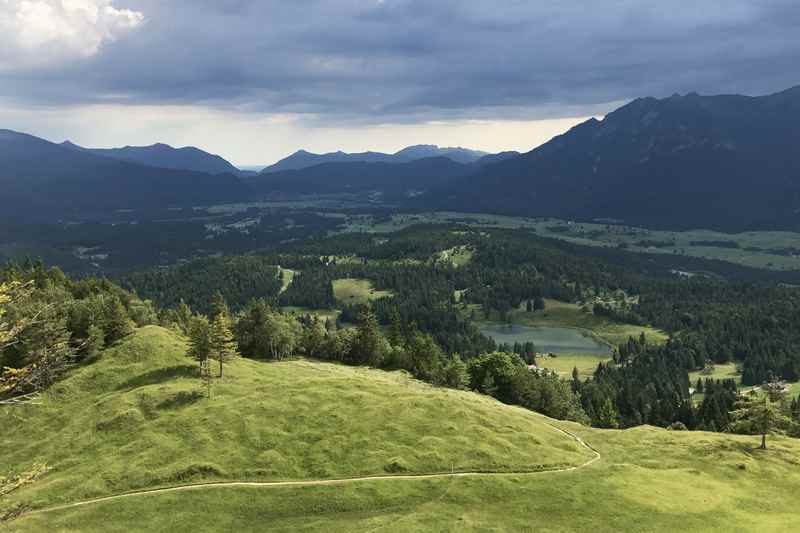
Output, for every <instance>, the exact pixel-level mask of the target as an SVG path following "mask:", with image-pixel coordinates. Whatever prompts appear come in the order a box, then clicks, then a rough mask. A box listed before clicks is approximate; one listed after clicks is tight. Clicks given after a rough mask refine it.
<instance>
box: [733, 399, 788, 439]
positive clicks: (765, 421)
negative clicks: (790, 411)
mask: <svg viewBox="0 0 800 533" xmlns="http://www.w3.org/2000/svg"><path fill="white" fill-rule="evenodd" d="M737 407H738V409H736V410H735V411H733V412H732V413H731V416H732V417H733V423H732V424H731V429H733V431H736V432H738V433H748V434H758V435H761V446H760V448H761V449H762V450H766V449H767V435H768V434H770V433H772V432H773V431H775V430H776V429H778V428H779V427H780V426H782V425H785V424H788V423H790V422H791V421H790V420H789V418H788V417H787V416H786V415H784V414H783V413H782V412H781V409H780V406H779V405H778V403H776V402H773V401H771V400H770V399H769V396H767V395H764V396H763V397H759V398H755V399H745V400H742V401H740V402H739V404H738V405H737Z"/></svg>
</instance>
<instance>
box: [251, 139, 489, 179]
mask: <svg viewBox="0 0 800 533" xmlns="http://www.w3.org/2000/svg"><path fill="white" fill-rule="evenodd" d="M485 155H487V154H486V152H480V151H477V150H469V149H466V148H440V147H438V146H435V145H430V144H420V145H417V146H409V147H408V148H403V149H402V150H400V151H399V152H396V153H394V154H385V153H382V152H361V153H346V152H342V151H339V152H330V153H327V154H314V153H311V152H307V151H305V150H298V151H297V152H295V153H293V154H292V155H290V156H289V157H286V158H284V159H281V160H280V161H278V162H277V163H275V164H274V165H270V166H268V167H266V168H265V169H264V170H263V171H262V172H263V173H272V172H279V171H282V170H299V169H302V168H308V167H312V166H314V165H321V164H323V163H355V162H361V163H408V162H410V161H415V160H418V159H427V158H431V157H442V156H443V157H447V158H448V159H451V160H453V161H455V162H457V163H464V164H466V163H473V162H475V161H477V160H478V159H480V158H481V157H483V156H485Z"/></svg>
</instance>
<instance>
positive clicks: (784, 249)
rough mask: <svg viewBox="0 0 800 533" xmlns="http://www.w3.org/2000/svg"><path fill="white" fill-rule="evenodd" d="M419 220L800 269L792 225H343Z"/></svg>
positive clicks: (529, 221)
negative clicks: (725, 228)
mask: <svg viewBox="0 0 800 533" xmlns="http://www.w3.org/2000/svg"><path fill="white" fill-rule="evenodd" d="M422 223H460V224H467V225H471V226H476V227H492V228H508V229H519V228H527V229H531V230H534V231H535V232H536V234H537V235H540V236H542V237H550V238H555V239H560V240H565V241H569V242H572V243H575V244H582V245H586V246H608V247H625V248H626V249H627V250H630V251H635V252H647V253H662V254H673V255H686V256H690V257H699V258H705V259H717V260H722V261H728V262H731V263H736V264H739V265H744V266H749V267H754V268H764V269H769V270H800V233H797V232H791V231H754V232H746V233H735V234H728V233H720V232H716V231H711V230H704V229H697V230H690V231H677V232H673V231H655V230H648V229H644V228H639V227H632V226H624V225H616V224H602V223H583V222H581V223H573V222H569V221H566V220H560V219H554V218H526V217H510V216H503V215H487V214H476V213H453V212H433V213H423V214H396V215H393V216H392V217H391V218H389V219H380V220H375V219H373V218H372V217H370V216H369V215H359V216H357V217H350V218H348V219H347V224H346V225H345V227H344V229H343V231H363V232H375V233H386V232H392V231H398V230H401V229H403V228H406V227H409V226H412V225H414V224H422Z"/></svg>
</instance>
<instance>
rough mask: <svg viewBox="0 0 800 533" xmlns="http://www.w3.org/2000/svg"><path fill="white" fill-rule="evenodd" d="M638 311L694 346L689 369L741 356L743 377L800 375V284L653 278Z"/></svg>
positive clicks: (749, 381) (752, 381)
mask: <svg viewBox="0 0 800 533" xmlns="http://www.w3.org/2000/svg"><path fill="white" fill-rule="evenodd" d="M636 311H637V312H638V313H639V314H640V315H641V316H642V317H643V318H644V319H645V320H646V321H648V322H650V323H652V324H654V325H655V326H657V327H660V328H662V329H664V330H665V331H668V332H670V333H672V334H673V336H674V337H676V338H677V339H678V340H679V342H680V344H681V345H682V346H683V349H685V350H687V351H691V353H692V354H693V356H694V357H693V363H692V364H690V366H689V367H687V368H689V369H698V368H702V366H703V364H704V363H705V361H706V360H711V361H714V362H715V363H728V362H740V363H741V364H742V383H743V384H745V385H760V384H762V383H764V382H768V381H770V379H772V378H780V379H785V380H788V381H797V380H800V350H799V349H798V348H800V290H798V289H797V288H794V287H789V286H784V285H773V286H761V285H755V284H752V283H732V282H721V281H714V280H709V279H692V280H682V281H681V282H679V283H678V282H674V281H673V282H661V283H652V284H651V286H650V287H648V288H647V290H645V291H643V293H642V294H641V296H640V298H639V303H638V305H637V306H636Z"/></svg>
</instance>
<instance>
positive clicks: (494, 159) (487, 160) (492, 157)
mask: <svg viewBox="0 0 800 533" xmlns="http://www.w3.org/2000/svg"><path fill="white" fill-rule="evenodd" d="M520 155H522V154H520V153H519V152H514V151H508V152H500V153H497V154H488V155H485V156H483V157H481V158H480V159H478V160H477V161H475V163H476V164H477V165H479V166H485V165H493V164H495V163H499V162H501V161H507V160H509V159H514V158H515V157H519V156H520Z"/></svg>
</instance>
